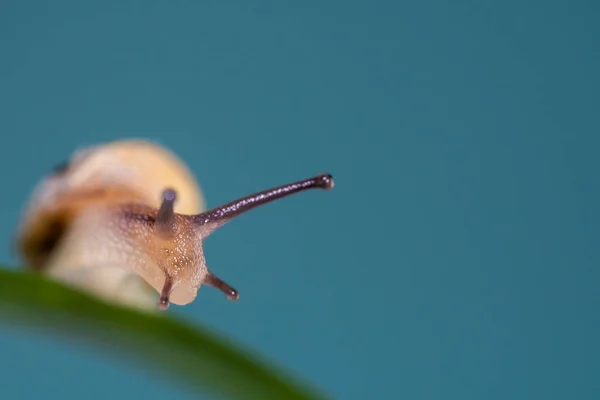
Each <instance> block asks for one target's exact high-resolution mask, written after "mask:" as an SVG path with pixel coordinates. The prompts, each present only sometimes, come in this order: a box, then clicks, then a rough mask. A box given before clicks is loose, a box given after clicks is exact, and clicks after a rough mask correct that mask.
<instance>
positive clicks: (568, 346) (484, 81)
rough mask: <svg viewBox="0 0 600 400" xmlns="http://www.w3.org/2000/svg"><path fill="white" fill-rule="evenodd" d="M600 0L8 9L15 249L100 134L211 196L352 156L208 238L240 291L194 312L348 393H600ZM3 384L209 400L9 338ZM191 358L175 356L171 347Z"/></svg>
mask: <svg viewBox="0 0 600 400" xmlns="http://www.w3.org/2000/svg"><path fill="white" fill-rule="evenodd" d="M599 18H600V3H598V2H593V1H572V2H565V1H563V2H559V1H545V2H542V1H530V2H517V1H502V2H499V1H477V2H476V1H443V0H433V1H420V2H416V1H414V2H391V1H388V2H382V1H379V2H378V1H371V2H352V1H345V2H342V1H329V2H322V1H318V2H317V1H303V2H297V3H295V4H291V3H287V4H286V3H285V2H275V1H268V2H264V1H252V2H242V1H231V2H217V1H208V2H190V1H172V2H164V1H146V2H116V1H103V2H96V3H95V4H90V3H87V2H76V1H60V2H44V1H14V0H4V1H2V3H1V4H0V51H1V52H0V132H1V134H2V135H3V139H2V146H0V169H1V170H2V171H4V172H3V173H2V178H3V182H2V184H3V187H4V188H5V191H4V196H3V200H2V207H1V208H0V215H1V218H2V220H3V221H4V223H3V224H2V225H1V226H0V242H1V243H4V244H5V246H4V247H3V250H1V251H0V256H1V260H2V264H4V265H9V266H12V267H15V268H16V267H17V266H19V265H20V264H19V260H18V259H17V258H16V256H15V254H13V253H11V252H10V250H9V244H10V241H11V238H12V235H13V233H14V229H15V228H16V226H17V222H18V219H19V217H20V213H21V210H22V207H23V204H24V202H25V201H26V200H27V198H28V196H29V195H30V193H31V190H32V189H33V186H34V185H35V184H36V183H37V181H38V179H40V178H41V177H42V176H43V175H44V174H45V173H47V172H48V170H49V169H50V168H52V167H53V166H54V165H55V164H57V163H58V162H60V161H62V160H63V159H65V158H66V157H68V156H69V155H70V153H71V152H72V151H73V150H74V149H76V148H79V147H82V146H87V145H90V144H97V143H102V142H106V141H110V140H115V139H120V138H125V137H145V138H149V139H153V140H156V141H158V142H159V143H162V144H163V145H165V146H167V147H169V148H170V149H172V150H173V151H175V152H176V153H177V154H178V155H179V156H181V157H182V158H183V159H184V160H185V161H186V162H187V163H189V166H190V167H191V169H192V170H193V172H194V173H195V174H196V176H197V177H198V179H199V181H200V183H201V185H202V188H203V190H204V192H205V195H206V199H207V203H208V206H209V207H213V206H216V205H219V204H221V203H224V202H226V201H229V200H232V199H235V198H237V197H239V196H241V195H245V194H248V193H251V192H254V191H257V190H260V189H264V188H268V187H271V186H274V185H279V184H282V183H286V182H288V181H292V180H297V179H301V178H305V177H308V176H311V175H313V174H316V173H320V172H330V173H332V174H333V175H334V176H335V178H336V188H335V190H334V191H332V192H308V193H304V194H300V195H298V196H294V197H292V198H288V199H286V200H283V201H281V202H277V203H275V204H271V205H268V206H265V207H264V208H260V209H256V210H254V211H252V212H251V213H249V214H247V215H244V216H243V217H241V218H239V219H237V220H236V221H235V222H232V223H231V224H228V225H226V226H225V227H223V228H222V229H220V230H219V231H218V232H217V233H215V234H214V235H213V236H211V237H210V238H209V239H208V240H207V242H206V243H205V252H206V257H207V262H208V265H209V266H210V268H212V269H213V271H214V272H215V273H216V274H217V275H219V276H220V277H221V278H223V279H224V280H226V281H227V282H228V283H230V284H231V285H232V286H234V287H236V288H237V289H239V291H240V294H241V298H240V301H239V302H237V303H231V302H229V301H227V300H226V299H225V298H224V296H223V295H222V293H220V292H218V291H216V290H213V289H210V288H206V287H203V288H202V289H201V290H200V292H199V294H198V298H197V299H196V301H195V302H194V303H192V304H190V305H189V306H186V307H173V308H172V309H171V312H173V313H174V314H176V315H178V316H180V317H182V318H186V319H188V320H191V321H194V322H198V323H203V324H206V325H209V326H211V327H214V328H215V329H217V330H219V331H221V332H222V333H223V334H224V335H227V336H228V337H230V338H232V339H235V340H236V341H239V342H241V343H242V344H246V345H248V346H250V347H251V348H252V349H254V350H256V351H258V352H260V353H261V354H264V355H265V356H267V357H268V358H269V359H270V360H272V361H273V362H276V363H278V364H280V365H283V366H285V367H286V368H288V369H289V370H291V371H292V372H293V373H295V374H297V375H298V376H299V377H301V378H303V379H307V380H309V381H312V382H314V383H315V384H316V385H318V386H319V387H321V388H323V389H324V390H326V391H328V392H329V393H330V394H332V395H333V396H334V397H336V398H339V399H363V398H371V397H373V398H383V397H385V398H394V399H462V400H464V399H507V398H510V399H533V398H545V399H565V398H577V399H597V398H599V396H600V379H598V378H599V375H598V371H600V358H599V357H600V345H599V343H598V340H599V339H598V338H599V337H600V311H599V306H600V298H599V296H598V292H597V290H598V284H599V283H600V273H599V271H598V261H599V260H600V257H599V256H600V254H599V251H598V246H597V240H598V239H599V233H600V230H599V228H598V226H599V225H598V206H597V205H598V203H599V201H600V191H599V187H600V186H599V183H600V181H599V179H598V162H597V153H598V145H599V144H600V140H599V138H598V130H599V128H600V121H599V119H598V107H599V105H600V78H599V77H598V71H599V70H600V47H599V45H598V38H599V37H600V28H599V25H598V20H599ZM0 340H1V343H2V344H1V345H0V348H1V349H2V357H0V382H1V383H2V393H3V395H4V396H8V397H10V398H19V399H33V398H40V397H42V396H49V397H52V398H64V399H71V398H83V397H85V398H86V399H105V398H115V397H116V398H131V397H132V396H135V397H136V398H137V397H139V398H146V399H164V398H185V397H186V393H185V392H183V391H181V390H179V389H177V388H175V387H174V386H171V385H170V384H168V383H165V382H163V381H161V380H157V379H155V378H154V377H152V376H150V375H148V374H147V373H146V372H145V371H142V370H139V369H136V368H134V367H133V366H131V365H129V364H127V363H123V362H122V360H114V359H111V358H108V357H104V356H103V355H102V354H101V353H100V352H97V351H94V350H90V349H87V348H84V347H81V346H77V345H71V344H69V343H68V342H67V343H64V342H57V341H55V340H54V338H51V337H47V338H46V337H44V335H43V333H40V334H38V335H34V334H24V333H20V332H19V333H17V332H14V331H12V330H7V329H6V327H3V328H2V330H1V331H0ZM167 362H168V361H167Z"/></svg>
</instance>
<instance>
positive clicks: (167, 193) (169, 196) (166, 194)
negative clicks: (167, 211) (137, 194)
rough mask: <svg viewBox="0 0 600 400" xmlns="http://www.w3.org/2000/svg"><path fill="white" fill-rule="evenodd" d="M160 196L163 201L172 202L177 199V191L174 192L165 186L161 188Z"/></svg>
mask: <svg viewBox="0 0 600 400" xmlns="http://www.w3.org/2000/svg"><path fill="white" fill-rule="evenodd" d="M162 197H163V200H164V201H167V202H174V201H175V200H176V199H177V192H175V189H172V188H167V189H165V190H163V193H162Z"/></svg>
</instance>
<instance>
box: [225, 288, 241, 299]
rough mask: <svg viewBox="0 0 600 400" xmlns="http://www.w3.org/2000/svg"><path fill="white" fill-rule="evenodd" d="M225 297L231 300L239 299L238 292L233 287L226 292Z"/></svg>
mask: <svg viewBox="0 0 600 400" xmlns="http://www.w3.org/2000/svg"><path fill="white" fill-rule="evenodd" d="M227 298H228V299H229V300H231V301H238V300H239V299H240V293H239V292H238V291H237V290H235V289H231V290H230V291H229V293H227Z"/></svg>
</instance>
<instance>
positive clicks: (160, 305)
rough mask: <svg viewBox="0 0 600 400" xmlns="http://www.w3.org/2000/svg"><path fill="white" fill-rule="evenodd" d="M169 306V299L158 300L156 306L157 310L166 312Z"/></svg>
mask: <svg viewBox="0 0 600 400" xmlns="http://www.w3.org/2000/svg"><path fill="white" fill-rule="evenodd" d="M169 305H170V302H169V299H164V298H161V299H159V300H158V304H157V306H158V309H159V310H161V311H166V310H168V309H169Z"/></svg>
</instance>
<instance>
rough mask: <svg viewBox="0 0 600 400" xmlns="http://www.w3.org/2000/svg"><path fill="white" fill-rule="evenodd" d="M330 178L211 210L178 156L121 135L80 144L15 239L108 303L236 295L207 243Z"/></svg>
mask: <svg viewBox="0 0 600 400" xmlns="http://www.w3.org/2000/svg"><path fill="white" fill-rule="evenodd" d="M333 186H334V181H333V177H332V176H331V175H329V174H321V175H317V176H315V177H312V178H309V179H305V180H302V181H297V182H293V183H289V184H286V185H283V186H278V187H274V188H271V189H268V190H264V191H261V192H257V193H254V194H251V195H249V196H245V197H242V198H240V199H238V200H235V201H232V202H230V203H227V204H225V205H222V206H219V207H216V208H214V209H211V210H208V211H205V210H204V204H205V201H204V197H203V194H202V191H201V189H200V187H199V185H198V184H197V182H196V180H195V178H194V176H193V175H192V174H191V172H190V171H189V170H188V168H187V166H186V165H185V164H184V163H183V162H182V161H181V160H179V159H178V158H177V157H176V156H175V155H174V154H172V153H171V152H169V151H168V150H167V149H165V148H163V147H162V146H160V145H157V144H155V143H151V142H148V141H142V140H122V141H117V142H112V143H108V144H105V145H102V146H97V147H92V148H88V149H84V150H82V151H78V152H76V153H75V154H74V155H73V156H72V158H71V160H70V161H69V162H68V163H66V164H65V165H63V166H61V167H60V168H58V169H57V170H55V171H54V172H53V173H52V174H50V175H49V176H47V177H46V178H44V180H43V181H42V182H41V183H40V185H39V186H38V188H36V190H35V191H34V193H33V195H32V199H31V202H30V204H29V206H28V208H27V209H26V212H25V215H24V218H23V220H22V223H21V225H20V231H19V234H18V238H17V243H18V247H19V251H20V254H21V256H22V258H23V259H24V261H25V262H26V264H27V265H28V266H30V267H31V268H33V269H34V270H36V271H39V272H42V273H45V274H47V275H49V276H51V277H53V278H55V279H58V280H60V281H62V282H64V283H67V284H71V285H74V286H77V287H80V288H83V289H85V290H88V291H90V292H92V293H95V294H97V295H99V296H100V297H102V298H104V299H105V300H107V301H113V302H118V303H121V304H126V305H130V306H134V307H139V308H143V309H149V310H152V309H154V310H156V309H160V310H166V309H167V308H168V307H169V305H170V304H171V303H174V304H177V305H186V304H189V303H191V302H192V301H194V299H195V298H196V296H197V292H198V290H199V288H200V286H201V285H208V286H211V287H214V288H217V289H219V290H220V291H221V292H223V293H224V294H225V295H226V296H227V298H228V299H230V300H233V301H236V300H238V299H239V293H238V291H237V290H236V289H234V288H232V287H231V286H229V285H228V284H227V283H225V282H224V281H223V280H221V279H220V278H218V277H217V276H216V275H214V274H213V273H212V272H211V271H210V270H209V269H208V268H207V266H206V261H205V258H204V252H203V249H202V241H203V240H204V239H205V238H206V237H207V236H209V235H210V234H211V233H212V232H214V230H215V229H217V228H218V227H220V226H222V225H223V224H225V223H226V222H228V221H230V220H231V219H233V218H235V217H237V216H239V215H241V214H243V213H244V212H246V211H249V210H251V209H253V208H255V207H258V206H260V205H262V204H266V203H269V202H271V201H274V200H277V199H281V198H283V197H286V196H289V195H292V194H295V193H299V192H301V191H304V190H308V189H315V188H318V189H325V190H329V189H332V188H333ZM157 298H158V299H157Z"/></svg>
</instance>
